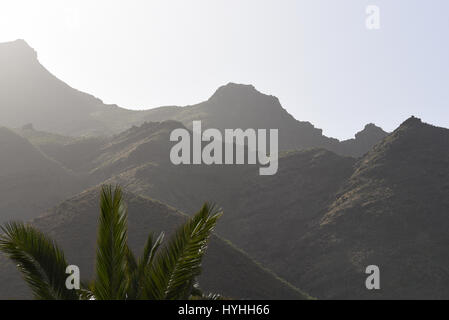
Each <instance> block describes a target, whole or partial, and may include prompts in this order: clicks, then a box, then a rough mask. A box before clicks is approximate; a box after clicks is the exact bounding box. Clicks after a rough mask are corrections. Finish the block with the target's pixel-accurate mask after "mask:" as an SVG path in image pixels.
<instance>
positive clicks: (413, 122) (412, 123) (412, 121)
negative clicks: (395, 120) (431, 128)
mask: <svg viewBox="0 0 449 320" xmlns="http://www.w3.org/2000/svg"><path fill="white" fill-rule="evenodd" d="M421 125H423V122H422V121H421V119H420V118H417V117H415V116H411V117H410V118H408V119H407V120H405V121H404V122H403V123H402V124H401V125H400V127H417V126H421Z"/></svg>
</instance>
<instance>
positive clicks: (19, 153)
mask: <svg viewBox="0 0 449 320" xmlns="http://www.w3.org/2000/svg"><path fill="white" fill-rule="evenodd" d="M82 186H83V185H82V183H81V180H80V179H79V178H78V177H75V176H74V175H73V174H71V173H70V172H69V171H67V170H66V169H64V168H63V167H62V166H61V165H60V164H59V163H57V162H56V161H54V160H52V159H50V158H48V157H47V156H45V155H44V154H43V153H42V152H41V151H40V150H38V149H37V148H36V147H35V146H33V145H32V144H31V143H30V142H29V141H28V140H26V139H25V138H23V137H21V136H19V135H18V134H16V133H14V132H13V131H11V130H9V129H7V128H0V221H6V220H9V219H27V218H30V217H35V216H36V215H37V214H38V213H40V212H43V211H44V210H47V208H49V207H50V206H53V205H55V204H56V203H58V202H59V201H62V200H64V199H65V198H66V197H68V196H70V195H72V194H75V193H76V192H79V191H80V190H81V188H82Z"/></svg>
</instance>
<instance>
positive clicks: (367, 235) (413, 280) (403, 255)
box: [290, 117, 449, 299]
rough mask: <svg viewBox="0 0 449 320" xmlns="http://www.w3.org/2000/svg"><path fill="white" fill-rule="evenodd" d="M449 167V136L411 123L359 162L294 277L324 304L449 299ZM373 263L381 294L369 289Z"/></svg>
mask: <svg viewBox="0 0 449 320" xmlns="http://www.w3.org/2000/svg"><path fill="white" fill-rule="evenodd" d="M448 168H449V130H448V129H444V128H438V127H434V126H431V125H428V124H424V123H422V122H421V121H420V120H419V119H417V118H413V117H412V118H410V119H408V120H407V121H405V122H404V123H403V124H402V125H401V126H400V127H399V128H398V129H397V130H395V131H394V132H393V133H392V134H391V135H389V136H388V137H387V138H385V139H384V140H383V142H382V143H380V144H378V145H377V146H376V147H375V148H374V149H373V150H372V151H371V152H369V153H368V154H367V155H365V157H363V158H362V159H360V160H359V161H358V163H357V165H356V168H355V171H354V173H353V175H352V176H351V178H350V179H348V181H347V182H346V183H345V184H344V186H343V188H342V189H341V190H340V192H339V193H338V194H337V198H336V200H335V201H334V202H333V203H332V205H330V206H329V208H328V209H327V213H326V214H325V215H323V216H322V218H321V219H320V222H319V224H317V225H316V226H314V227H313V228H310V230H309V231H308V233H307V234H306V235H305V236H304V237H303V239H302V240H301V241H299V242H298V246H297V247H296V250H297V252H298V257H297V260H296V262H295V266H296V269H295V270H293V272H292V274H291V275H290V276H291V277H292V278H295V279H296V280H297V281H296V283H301V284H302V285H303V288H305V290H310V292H311V293H312V294H316V295H317V296H319V297H322V298H366V299H372V298H395V299H397V298H404V299H416V298H422V299H448V298H449V286H448V283H449V267H448V266H449V251H448V250H447V244H448V243H449V238H448V233H447V230H448V228H449V216H448V212H449V197H448V195H449V182H448V181H449V169H448ZM371 264H374V265H377V266H379V268H380V272H381V290H379V291H376V290H373V291H368V290H366V289H365V286H364V281H365V278H366V277H367V275H365V273H364V272H365V268H366V267H367V266H368V265H371ZM311 266H313V268H311Z"/></svg>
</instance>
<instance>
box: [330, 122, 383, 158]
mask: <svg viewBox="0 0 449 320" xmlns="http://www.w3.org/2000/svg"><path fill="white" fill-rule="evenodd" d="M387 135H388V133H387V132H385V131H384V130H383V129H382V128H380V127H378V126H376V125H375V124H374V123H369V124H367V125H366V126H365V128H364V129H363V130H362V131H360V132H357V133H356V134H355V138H353V139H349V140H344V141H341V142H340V143H339V145H338V147H336V148H335V149H334V151H335V152H337V153H339V154H342V155H347V156H351V157H354V158H358V157H360V156H363V155H364V154H365V153H367V152H368V151H370V150H371V149H372V148H373V147H374V146H375V145H376V144H377V143H378V142H380V141H382V139H384V138H385V137H386V136H387Z"/></svg>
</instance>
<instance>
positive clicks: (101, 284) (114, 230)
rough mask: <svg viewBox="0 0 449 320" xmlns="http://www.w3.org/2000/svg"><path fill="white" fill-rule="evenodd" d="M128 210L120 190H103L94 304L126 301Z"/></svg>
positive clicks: (107, 187) (108, 187)
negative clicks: (97, 302)
mask: <svg viewBox="0 0 449 320" xmlns="http://www.w3.org/2000/svg"><path fill="white" fill-rule="evenodd" d="M127 216H128V214H127V209H126V207H125V205H124V203H123V199H122V191H121V189H120V187H118V186H117V187H115V190H113V188H112V186H103V188H102V190H101V200H100V219H99V227H98V238H97V259H96V275H97V277H96V279H95V284H94V295H95V299H97V300H117V299H118V300H121V299H126V298H127V294H126V291H127V286H128V282H129V280H128V279H127V277H128V272H127V268H128V259H129V258H130V257H129V254H130V251H129V249H128V245H127V240H128V232H127Z"/></svg>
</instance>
